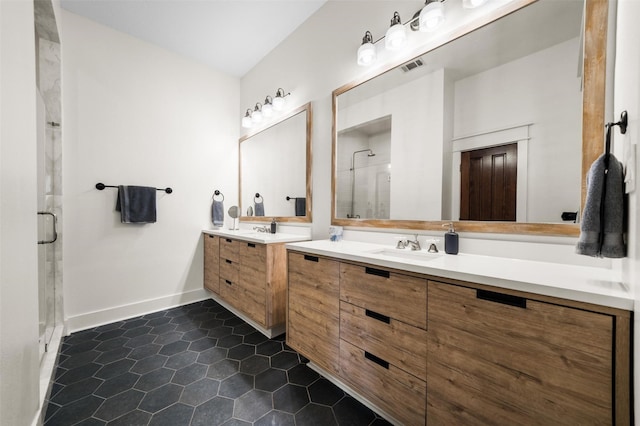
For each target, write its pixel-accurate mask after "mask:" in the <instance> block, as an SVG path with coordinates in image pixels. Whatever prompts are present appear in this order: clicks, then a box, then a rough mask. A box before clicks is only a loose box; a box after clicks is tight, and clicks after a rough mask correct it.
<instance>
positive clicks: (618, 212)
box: [576, 154, 626, 258]
mask: <svg viewBox="0 0 640 426" xmlns="http://www.w3.org/2000/svg"><path fill="white" fill-rule="evenodd" d="M604 183H605V154H603V155H601V156H600V157H599V158H598V159H597V160H596V161H594V162H593V164H592V165H591V168H590V169H589V173H588V174H587V199H586V202H585V207H584V211H583V214H582V223H581V224H580V238H579V240H578V244H577V245H576V253H578V254H583V255H586V256H595V257H609V258H620V257H624V256H625V255H626V247H625V242H624V177H623V171H622V164H621V163H620V162H619V161H618V159H616V157H615V156H614V155H613V154H610V155H609V172H608V173H607V177H606V191H605V197H604V200H603V199H602V194H603V192H602V191H603V189H604ZM602 203H604V205H603V204H602ZM601 232H603V234H601Z"/></svg>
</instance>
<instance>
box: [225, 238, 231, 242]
mask: <svg viewBox="0 0 640 426" xmlns="http://www.w3.org/2000/svg"><path fill="white" fill-rule="evenodd" d="M224 240H225V241H226V242H228V243H230V242H232V241H233V240H232V239H229V238H225V239H224Z"/></svg>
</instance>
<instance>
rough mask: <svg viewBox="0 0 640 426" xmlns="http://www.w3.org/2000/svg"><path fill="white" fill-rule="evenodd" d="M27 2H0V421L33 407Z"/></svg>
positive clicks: (15, 420) (32, 149)
mask: <svg viewBox="0 0 640 426" xmlns="http://www.w3.org/2000/svg"><path fill="white" fill-rule="evenodd" d="M33 17H34V16H33V2H32V1H29V0H16V1H2V2H0V57H2V61H1V62H0V424H2V425H26V424H30V423H31V422H32V420H33V419H34V417H35V416H36V411H37V409H38V394H39V390H38V385H39V383H38V377H39V371H38V367H39V364H38V362H39V359H38V287H37V286H38V281H37V280H38V276H37V273H38V265H37V244H36V241H37V227H36V223H37V221H36V210H37V207H36V198H37V192H36V191H37V188H36V180H37V179H36V72H35V71H36V64H35V40H34V26H33Z"/></svg>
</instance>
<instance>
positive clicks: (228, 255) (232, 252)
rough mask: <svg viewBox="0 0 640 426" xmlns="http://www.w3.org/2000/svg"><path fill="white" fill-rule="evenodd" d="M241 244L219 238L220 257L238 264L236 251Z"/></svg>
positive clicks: (238, 258)
mask: <svg viewBox="0 0 640 426" xmlns="http://www.w3.org/2000/svg"><path fill="white" fill-rule="evenodd" d="M241 244H242V243H241V242H240V241H236V240H232V239H231V238H220V257H221V258H223V259H229V260H231V261H233V262H238V261H239V260H240V257H239V255H238V251H239V249H240V245H241Z"/></svg>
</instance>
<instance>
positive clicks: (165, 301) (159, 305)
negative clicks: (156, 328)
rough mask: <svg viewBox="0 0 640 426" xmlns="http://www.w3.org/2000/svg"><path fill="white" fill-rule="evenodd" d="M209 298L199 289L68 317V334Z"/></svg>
mask: <svg viewBox="0 0 640 426" xmlns="http://www.w3.org/2000/svg"><path fill="white" fill-rule="evenodd" d="M209 298H210V297H209V294H208V293H207V292H206V291H205V290H204V289H197V290H192V291H187V292H184V293H178V294H172V295H170V296H163V297H158V298H156V299H149V300H144V301H142V302H136V303H130V304H128V305H121V306H116V307H114V308H109V309H103V310H101V311H94V312H88V313H86V314H81V315H76V316H72V317H68V318H67V319H66V325H67V331H68V333H75V332H77V331H82V330H87V329H90V328H94V327H98V326H101V325H104V324H110V323H112V322H116V321H121V320H124V319H129V318H133V317H138V316H140V315H145V314H148V313H151V312H157V311H161V310H164V309H169V308H174V307H176V306H181V305H186V304H189V303H194V302H199V301H201V300H206V299H209Z"/></svg>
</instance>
